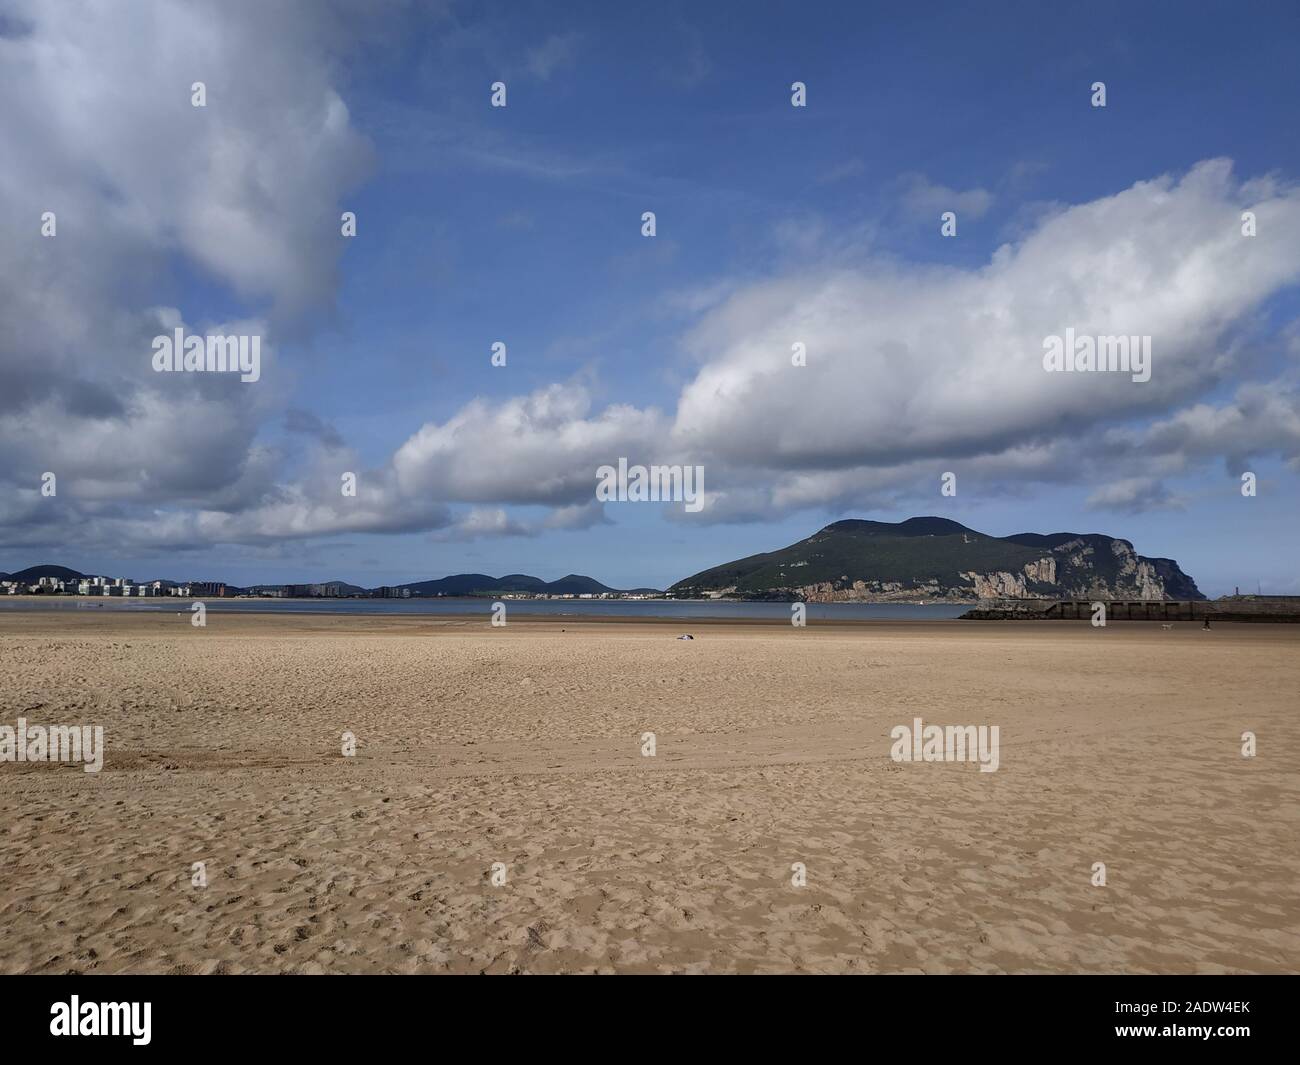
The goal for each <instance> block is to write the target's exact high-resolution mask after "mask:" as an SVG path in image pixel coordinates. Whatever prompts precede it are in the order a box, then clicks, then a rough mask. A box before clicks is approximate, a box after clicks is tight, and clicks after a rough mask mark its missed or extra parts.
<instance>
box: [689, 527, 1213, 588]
mask: <svg viewBox="0 0 1300 1065" xmlns="http://www.w3.org/2000/svg"><path fill="white" fill-rule="evenodd" d="M669 593H670V594H671V595H675V596H683V597H684V596H699V597H719V596H726V597H731V598H741V599H809V600H812V601H837V600H843V601H890V600H895V601H900V602H909V601H916V600H920V599H925V600H950V601H957V602H968V601H974V600H978V599H982V598H998V597H1012V598H1045V599H1058V598H1070V597H1075V596H1079V597H1082V596H1099V597H1104V598H1134V599H1201V598H1204V596H1202V595H1201V593H1200V592H1199V591H1198V590H1197V588H1196V584H1195V582H1194V581H1193V580H1192V579H1191V578H1190V577H1188V576H1187V575H1186V574H1184V573H1183V572H1182V571H1181V570H1180V569H1179V568H1178V564H1177V563H1176V562H1173V561H1171V560H1169V559H1162V558H1155V559H1152V558H1144V557H1143V556H1141V555H1138V554H1137V553H1136V552H1134V550H1133V545H1132V544H1131V543H1129V542H1128V541H1127V540H1119V539H1116V538H1114V537H1109V536H1102V535H1100V534H1096V533H1088V534H1077V533H1053V534H1050V535H1046V536H1044V535H1040V534H1037V533H1021V534H1018V535H1016V536H1004V537H997V536H989V535H987V534H985V533H981V532H977V531H976V530H974V529H970V528H967V527H966V526H965V525H962V524H961V523H959V522H955V521H952V520H950V519H948V518H935V517H924V518H909V519H908V520H907V521H903V522H897V523H893V522H882V521H863V520H856V519H853V520H847V521H837V522H835V523H833V524H831V525H828V526H826V527H825V528H824V529H822V530H820V531H819V532H817V533H815V534H814V535H812V536H810V537H808V539H806V540H801V541H799V542H798V543H796V544H791V545H790V546H789V547H785V548H782V549H780V550H779V551H770V552H767V553H764V554H761V555H751V556H750V557H748V558H742V559H737V560H736V561H735V562H728V563H725V564H724V565H721V566H715V567H713V568H712V569H708V570H704V571H703V572H701V573H697V574H694V575H693V576H690V577H687V578H686V579H685V580H682V581H678V582H677V583H676V584H674V585H673V586H672V587H671V588H670V589H669Z"/></svg>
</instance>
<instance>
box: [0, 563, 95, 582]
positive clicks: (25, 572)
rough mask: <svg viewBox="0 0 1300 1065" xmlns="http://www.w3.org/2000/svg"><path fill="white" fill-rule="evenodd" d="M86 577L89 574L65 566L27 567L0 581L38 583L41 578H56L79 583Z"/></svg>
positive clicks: (0, 578)
mask: <svg viewBox="0 0 1300 1065" xmlns="http://www.w3.org/2000/svg"><path fill="white" fill-rule="evenodd" d="M86 576H89V574H86V573H78V572H77V571H76V570H75V569H68V567H67V566H28V567H27V568H26V569H20V570H19V571H18V572H17V573H10V574H7V575H6V576H3V577H0V580H7V581H38V580H40V579H41V578H42V577H57V578H58V579H59V580H61V581H79V580H81V578H82V577H86Z"/></svg>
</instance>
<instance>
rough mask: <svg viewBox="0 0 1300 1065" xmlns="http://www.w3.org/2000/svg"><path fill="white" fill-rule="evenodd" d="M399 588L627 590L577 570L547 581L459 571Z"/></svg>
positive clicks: (431, 591)
mask: <svg viewBox="0 0 1300 1065" xmlns="http://www.w3.org/2000/svg"><path fill="white" fill-rule="evenodd" d="M398 587H399V588H409V589H410V590H411V594H412V595H495V594H497V593H509V592H513V593H519V592H524V593H531V594H533V595H601V594H603V593H606V592H620V591H624V589H619V588H611V587H610V586H609V585H607V584H601V583H600V581H598V580H596V579H595V578H593V577H584V576H581V575H580V574H577V573H570V574H568V575H567V576H565V577H561V578H560V579H559V580H557V581H544V580H542V579H541V578H540V577H533V576H530V575H528V574H527V573H508V574H506V575H505V576H504V577H492V576H489V575H488V574H486V573H456V574H453V575H452V576H450V577H439V578H438V579H437V580H429V581H416V582H415V583H413V584H402V585H398ZM631 591H634V592H642V593H645V594H652V593H655V592H657V589H654V588H634V589H631Z"/></svg>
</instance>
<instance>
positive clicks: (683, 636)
mask: <svg viewBox="0 0 1300 1065" xmlns="http://www.w3.org/2000/svg"><path fill="white" fill-rule="evenodd" d="M677 638H678V639H679V640H693V639H695V637H694V636H692V635H691V634H690V633H689V632H688V633H684V634H683V635H681V636H678V637H677Z"/></svg>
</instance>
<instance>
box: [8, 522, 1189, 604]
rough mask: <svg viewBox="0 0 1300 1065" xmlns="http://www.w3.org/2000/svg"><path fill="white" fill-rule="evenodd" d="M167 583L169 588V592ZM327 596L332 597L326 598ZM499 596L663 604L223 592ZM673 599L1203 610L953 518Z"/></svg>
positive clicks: (23, 576) (587, 590) (1101, 559)
mask: <svg viewBox="0 0 1300 1065" xmlns="http://www.w3.org/2000/svg"><path fill="white" fill-rule="evenodd" d="M82 576H83V574H80V573H78V572H77V571H76V570H71V569H68V568H66V567H64V566H32V567H31V568H29V569H25V570H20V571H19V572H18V573H14V574H8V575H6V574H0V580H18V581H30V582H34V581H36V580H37V579H38V578H40V577H58V578H60V579H62V580H65V581H67V580H77V579H78V578H80V577H82ZM167 583H174V582H167ZM322 589H328V591H327V592H323V591H322ZM394 591H395V592H396V594H398V595H401V594H402V593H403V592H404V591H409V593H410V595H411V596H412V597H425V596H495V595H509V594H531V595H608V594H616V595H658V594H662V593H660V592H659V591H658V590H657V589H654V588H631V589H617V588H611V587H609V585H607V584H602V583H601V582H600V581H598V580H595V579H593V578H591V577H584V576H581V575H579V574H576V573H570V574H569V575H568V576H565V577H561V578H560V579H559V580H557V581H544V580H542V579H541V578H540V577H533V576H530V575H528V574H526V573H508V574H506V575H505V576H504V577H493V576H490V575H489V574H486V573H457V574H453V575H452V576H450V577H440V578H437V579H436V580H426V581H415V582H413V583H410V584H399V585H396V586H394V588H363V587H361V586H360V585H355V584H348V583H346V582H344V581H322V582H314V583H313V584H311V585H299V584H294V585H287V584H284V585H279V584H276V585H268V584H263V585H255V586H254V587H252V588H248V589H245V588H237V587H234V586H230V587H229V588H228V594H231V595H239V594H242V593H245V592H251V593H252V594H259V593H266V592H276V593H277V594H286V593H287V594H293V595H302V594H316V595H320V594H329V595H344V596H348V595H362V596H368V595H381V594H382V595H391V594H393V592H394ZM668 594H669V595H670V596H674V597H678V598H734V599H776V600H793V599H804V600H808V601H809V602H900V603H906V602H918V601H921V600H925V601H932V602H937V601H944V602H957V603H966V602H976V601H978V600H981V599H1004V598H1005V599H1082V598H1098V599H1148V600H1152V599H1178V600H1186V599H1204V598H1205V596H1203V595H1202V594H1201V592H1200V590H1199V589H1198V588H1197V587H1196V582H1195V581H1194V580H1192V578H1191V577H1189V576H1188V575H1187V574H1185V573H1184V572H1183V571H1182V570H1181V569H1179V568H1178V563H1177V562H1174V561H1173V560H1171V559H1167V558H1147V557H1145V556H1143V555H1139V554H1137V552H1136V551H1134V550H1133V545H1132V544H1131V543H1129V541H1127V540H1120V539H1117V538H1115V537H1113V536H1103V535H1101V534H1099V533H1069V532H1061V533H1050V534H1047V535H1043V534H1040V533H1019V534H1017V535H1015V536H989V535H987V534H986V533H982V532H977V531H976V530H974V529H970V528H967V527H966V526H965V525H962V524H961V523H959V522H955V521H951V520H950V519H948V518H934V517H927V518H909V519H908V520H907V521H902V522H897V523H892V522H885V521H862V520H857V519H851V520H847V521H837V522H835V523H834V524H831V525H827V526H826V527H825V528H824V529H822V530H821V531H819V532H817V533H815V534H814V535H812V536H810V537H808V539H806V540H800V541H799V542H798V543H797V544H791V545H790V546H789V547H784V548H782V549H780V550H779V551H771V552H767V553H765V554H761V555H751V556H750V557H749V558H742V559H737V560H736V561H735V562H728V563H725V564H724V565H721V566H714V567H713V568H712V569H707V570H704V571H703V572H701V573H696V574H695V575H694V576H691V577H687V578H686V579H685V580H682V581H678V582H677V583H676V584H674V585H673V586H672V587H671V588H669V589H668Z"/></svg>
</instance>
